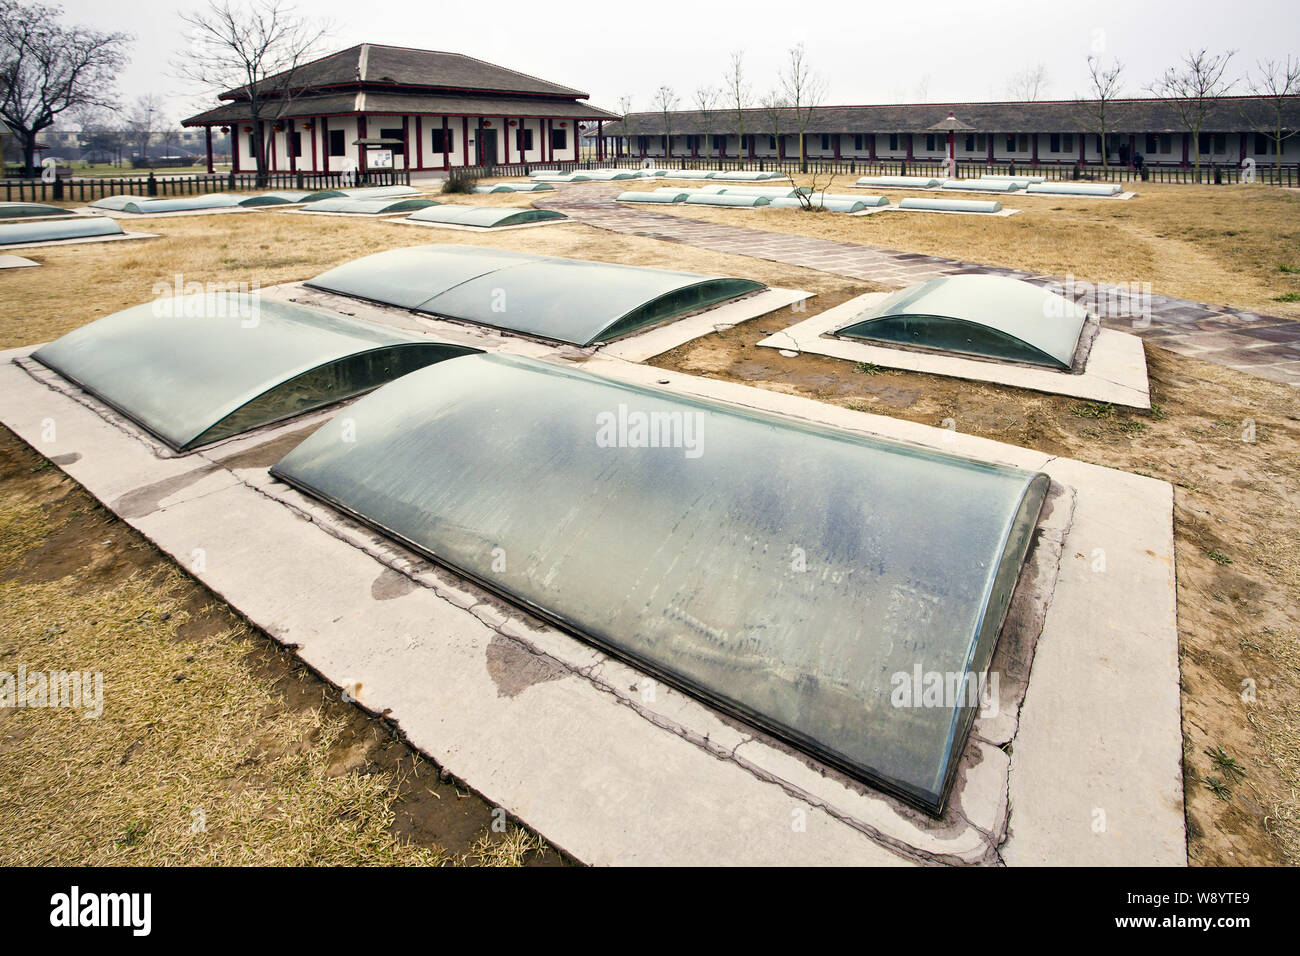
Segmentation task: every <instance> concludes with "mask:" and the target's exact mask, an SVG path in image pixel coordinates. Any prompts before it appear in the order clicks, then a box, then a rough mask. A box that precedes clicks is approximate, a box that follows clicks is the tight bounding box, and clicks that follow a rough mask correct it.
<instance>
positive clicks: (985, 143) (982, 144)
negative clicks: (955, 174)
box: [975, 133, 989, 153]
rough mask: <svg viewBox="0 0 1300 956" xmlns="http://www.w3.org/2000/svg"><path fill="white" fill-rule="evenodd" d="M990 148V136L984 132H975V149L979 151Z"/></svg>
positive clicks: (985, 150)
mask: <svg viewBox="0 0 1300 956" xmlns="http://www.w3.org/2000/svg"><path fill="white" fill-rule="evenodd" d="M988 148H989V138H988V136H987V135H986V134H984V133H976V134H975V149H976V151H977V152H980V153H983V152H987V151H988Z"/></svg>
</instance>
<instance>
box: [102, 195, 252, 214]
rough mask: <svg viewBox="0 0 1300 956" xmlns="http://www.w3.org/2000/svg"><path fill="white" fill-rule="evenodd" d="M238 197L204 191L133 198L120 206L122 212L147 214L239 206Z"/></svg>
mask: <svg viewBox="0 0 1300 956" xmlns="http://www.w3.org/2000/svg"><path fill="white" fill-rule="evenodd" d="M239 201H240V198H239V197H238V196H236V195H233V194H231V193H204V194H203V195H196V196H176V197H172V198H167V199H146V200H144V201H143V202H142V201H140V200H138V199H137V200H134V201H132V202H128V203H126V204H124V205H123V206H122V212H130V213H135V214H136V215H139V216H147V215H148V214H149V213H151V212H197V211H199V210H202V209H229V208H239Z"/></svg>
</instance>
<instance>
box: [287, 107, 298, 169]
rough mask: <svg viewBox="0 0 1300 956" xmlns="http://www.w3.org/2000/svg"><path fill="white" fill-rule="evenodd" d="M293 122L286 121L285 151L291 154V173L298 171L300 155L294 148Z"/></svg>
mask: <svg viewBox="0 0 1300 956" xmlns="http://www.w3.org/2000/svg"><path fill="white" fill-rule="evenodd" d="M293 133H294V129H293V120H291V119H288V120H285V121H284V151H285V152H286V153H288V154H289V172H291V173H296V172H297V171H298V154H297V152H296V151H295V150H294V148H293Z"/></svg>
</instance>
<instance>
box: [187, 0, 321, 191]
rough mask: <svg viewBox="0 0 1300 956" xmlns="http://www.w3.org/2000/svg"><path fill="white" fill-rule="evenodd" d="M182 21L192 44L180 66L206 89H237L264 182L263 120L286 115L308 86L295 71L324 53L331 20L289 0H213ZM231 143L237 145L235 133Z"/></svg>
mask: <svg viewBox="0 0 1300 956" xmlns="http://www.w3.org/2000/svg"><path fill="white" fill-rule="evenodd" d="M181 20H182V21H184V23H185V24H186V29H185V36H186V39H187V40H188V42H189V49H188V55H187V56H186V57H185V58H184V59H182V60H180V61H178V62H177V63H176V64H175V69H176V71H177V72H178V73H179V74H180V75H181V76H182V77H184V78H185V79H188V80H190V81H191V82H193V83H195V84H197V85H199V86H202V87H205V88H209V89H218V90H221V91H223V92H224V91H227V90H233V91H237V93H238V99H237V102H240V103H241V104H242V105H244V106H246V107H247V109H248V114H249V119H250V121H251V123H252V127H253V158H254V161H255V162H256V164H257V174H258V179H259V180H261V181H265V179H266V172H267V170H268V168H269V166H270V163H269V155H270V145H269V142H268V140H267V137H266V136H264V135H263V131H262V120H263V118H264V117H267V116H272V117H273V116H274V115H275V114H281V115H282V114H283V111H284V109H285V107H286V106H287V105H288V103H289V102H291V101H292V100H293V98H294V97H296V96H300V95H302V93H304V92H306V91H307V89H306V86H305V85H303V84H302V81H301V79H300V78H298V77H296V76H295V73H296V72H297V69H298V67H300V66H302V65H303V64H304V63H306V62H307V61H308V60H310V59H312V58H313V57H314V56H315V55H316V54H317V53H318V52H319V49H320V45H321V41H322V40H324V39H325V37H326V36H327V35H328V34H329V32H330V29H331V28H330V25H329V24H328V23H325V22H323V21H319V20H312V19H308V18H305V17H301V16H299V15H298V13H297V11H296V10H295V9H294V8H293V7H292V6H290V5H289V4H288V2H287V0H251V2H250V3H249V4H248V5H247V7H243V6H237V5H236V4H235V3H234V0H209V2H208V8H207V10H206V11H201V12H198V13H183V14H181ZM295 84H299V85H295ZM231 143H232V146H231V148H232V149H235V148H237V146H236V145H235V144H236V143H237V139H236V138H234V137H232V139H231Z"/></svg>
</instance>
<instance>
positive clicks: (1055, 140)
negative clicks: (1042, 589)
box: [1047, 133, 1061, 153]
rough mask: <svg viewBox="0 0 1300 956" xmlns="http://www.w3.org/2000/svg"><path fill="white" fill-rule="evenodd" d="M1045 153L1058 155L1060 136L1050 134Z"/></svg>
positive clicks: (1058, 134)
mask: <svg viewBox="0 0 1300 956" xmlns="http://www.w3.org/2000/svg"><path fill="white" fill-rule="evenodd" d="M1047 151H1048V152H1049V153H1059V152H1060V151H1061V134H1060V133H1052V134H1051V135H1050V136H1048V137H1047Z"/></svg>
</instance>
